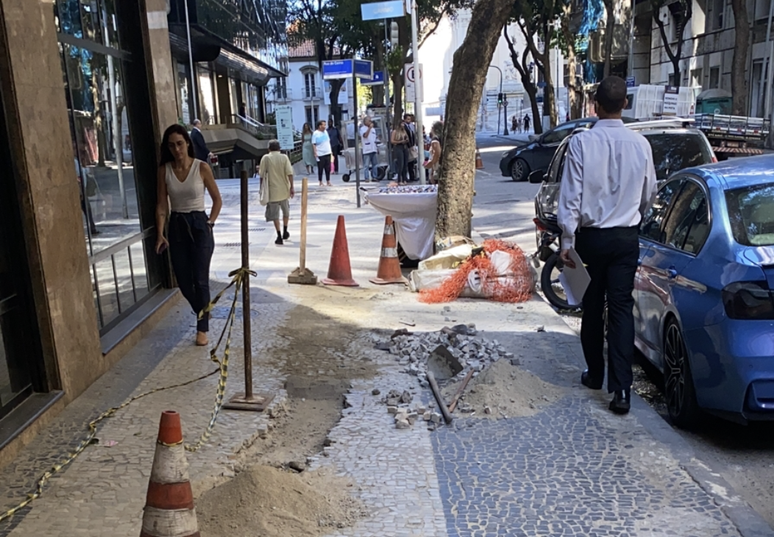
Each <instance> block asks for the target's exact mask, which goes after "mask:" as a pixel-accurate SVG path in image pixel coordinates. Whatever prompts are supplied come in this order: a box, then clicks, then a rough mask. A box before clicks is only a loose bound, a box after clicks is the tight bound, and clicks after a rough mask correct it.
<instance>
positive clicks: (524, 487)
mask: <svg viewBox="0 0 774 537" xmlns="http://www.w3.org/2000/svg"><path fill="white" fill-rule="evenodd" d="M588 407H589V403H588V400H587V399H585V398H582V397H578V396H575V397H566V398H564V399H563V400H562V401H560V402H559V403H557V404H555V405H553V406H552V407H550V408H548V409H546V410H544V411H543V412H541V413H540V414H538V415H536V416H532V417H529V418H508V419H503V420H497V421H489V420H476V419H474V418H469V419H466V420H461V421H458V422H457V426H456V427H454V428H448V427H446V428H441V429H439V430H438V431H437V432H436V433H435V434H434V435H433V436H432V440H433V447H434V450H435V454H436V465H437V469H438V478H439V481H440V484H441V496H442V497H443V500H444V508H445V512H446V517H447V520H448V529H449V536H450V537H452V536H453V537H484V536H487V537H488V536H499V535H503V536H505V535H508V536H513V537H517V536H518V537H522V536H523V537H527V536H535V535H567V536H570V535H572V536H578V537H581V536H583V537H592V536H593V537H633V536H638V535H652V536H657V535H658V536H660V535H665V536H666V535H670V536H685V537H710V536H721V535H739V534H738V533H737V531H736V529H735V528H734V527H733V525H732V524H731V523H730V522H729V521H728V519H727V518H726V517H725V515H724V514H723V513H722V512H721V510H720V509H719V508H718V507H717V506H716V505H714V504H713V503H712V501H711V500H710V498H709V497H708V496H707V494H706V493H705V492H704V491H703V490H702V489H701V488H700V487H699V486H698V485H697V484H696V483H694V482H693V481H692V480H691V479H690V477H689V476H688V475H687V474H686V473H685V472H684V471H682V470H681V469H680V468H679V466H675V465H672V466H671V468H669V469H667V471H666V472H665V473H664V474H663V475H661V476H659V477H660V479H659V480H656V479H654V478H653V476H652V475H648V473H649V471H648V468H647V466H648V465H651V464H654V463H655V464H658V461H654V460H652V459H654V458H655V457H653V456H652V454H651V455H649V454H647V453H646V454H644V456H639V455H640V454H638V452H637V451H638V450H637V448H635V444H628V443H626V442H621V441H620V440H621V436H620V435H619V432H620V431H619V430H616V429H614V428H610V427H608V426H606V425H605V424H604V423H602V422H600V420H599V419H597V418H595V417H594V415H593V414H592V413H591V412H590V411H589V408H588ZM625 421H626V422H628V423H629V424H630V425H632V426H634V425H635V424H634V423H632V422H633V421H634V420H633V419H626V420H625Z"/></svg>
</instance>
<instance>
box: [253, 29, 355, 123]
mask: <svg viewBox="0 0 774 537" xmlns="http://www.w3.org/2000/svg"><path fill="white" fill-rule="evenodd" d="M334 59H338V56H336V57H335V58H334ZM351 87H352V81H351V80H347V81H346V82H345V83H344V85H343V86H342V87H341V89H340V90H339V95H338V103H339V104H340V105H341V108H342V112H345V111H347V112H348V111H349V109H350V107H351V106H352V103H351V100H352V98H351V97H350V95H352V92H351ZM330 93H331V85H330V82H329V81H326V80H323V79H322V73H321V72H320V65H319V62H318V61H317V52H316V51H315V48H314V43H313V42H312V41H302V42H300V43H293V44H291V46H290V47H289V49H288V75H287V77H286V78H277V79H276V80H275V82H274V84H273V85H272V87H271V88H270V89H269V91H268V97H267V100H268V102H269V109H270V110H272V111H273V110H274V109H275V108H276V107H277V106H281V105H286V106H290V107H291V109H292V110H293V128H294V129H295V130H296V131H298V132H300V131H301V130H302V129H303V127H304V123H309V125H311V126H312V129H313V130H314V129H315V127H316V125H317V122H318V121H330V115H331V113H330V112H331V98H330ZM345 115H348V114H346V113H345V114H343V116H342V117H344V116H345Z"/></svg>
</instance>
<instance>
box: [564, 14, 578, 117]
mask: <svg viewBox="0 0 774 537" xmlns="http://www.w3.org/2000/svg"><path fill="white" fill-rule="evenodd" d="M571 9H572V4H571V3H570V2H567V3H566V4H565V5H564V7H563V8H562V11H563V13H562V19H561V21H562V34H563V36H564V41H565V43H567V50H565V51H564V54H565V57H566V58H567V95H568V97H569V99H570V110H569V112H570V118H571V119H578V118H580V117H583V116H582V112H583V110H582V106H583V105H582V102H581V98H580V95H579V93H580V92H579V90H578V87H577V83H576V73H577V71H578V63H577V59H576V57H575V35H574V34H573V33H572V31H571V30H570V15H571Z"/></svg>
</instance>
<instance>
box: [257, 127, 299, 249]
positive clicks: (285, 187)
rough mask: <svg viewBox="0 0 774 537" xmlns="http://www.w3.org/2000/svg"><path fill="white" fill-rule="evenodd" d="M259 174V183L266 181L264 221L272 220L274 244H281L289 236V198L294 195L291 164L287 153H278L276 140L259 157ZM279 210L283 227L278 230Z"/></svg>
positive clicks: (278, 146)
mask: <svg viewBox="0 0 774 537" xmlns="http://www.w3.org/2000/svg"><path fill="white" fill-rule="evenodd" d="M259 175H260V176H261V184H263V182H264V181H267V183H266V187H267V188H268V189H269V203H267V204H266V221H267V222H274V229H276V230H277V240H275V241H274V244H279V245H281V244H282V243H283V240H288V239H289V238H290V233H289V232H288V221H289V220H290V198H292V197H293V196H295V195H296V192H295V189H294V188H293V165H292V164H290V159H289V158H288V156H287V155H285V154H283V153H280V143H279V141H278V140H271V141H270V142H269V153H268V154H266V155H264V156H263V157H261V166H260V171H259ZM280 211H281V212H282V223H283V228H282V230H280V221H279V218H280Z"/></svg>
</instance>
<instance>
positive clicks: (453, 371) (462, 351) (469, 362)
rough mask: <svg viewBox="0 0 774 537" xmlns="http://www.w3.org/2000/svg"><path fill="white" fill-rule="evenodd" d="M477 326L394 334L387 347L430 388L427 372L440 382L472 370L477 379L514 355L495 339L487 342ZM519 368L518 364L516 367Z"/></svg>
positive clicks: (407, 369) (423, 384) (461, 325)
mask: <svg viewBox="0 0 774 537" xmlns="http://www.w3.org/2000/svg"><path fill="white" fill-rule="evenodd" d="M477 334H478V332H477V331H476V326H475V325H474V324H467V325H465V324H460V325H456V326H454V327H452V328H448V327H444V328H442V329H441V330H439V331H438V332H417V333H411V332H408V331H407V330H399V331H397V332H395V333H394V334H393V335H392V337H391V340H390V343H389V347H388V348H387V347H386V346H385V347H381V348H386V349H388V350H389V351H390V353H391V354H393V355H394V356H395V359H396V360H398V362H399V363H400V364H401V365H403V366H405V371H406V372H407V373H409V374H411V375H414V376H416V377H417V378H418V379H419V383H420V385H421V386H422V387H425V388H426V387H427V386H428V383H427V371H428V369H429V370H431V371H432V372H433V374H434V375H435V377H436V379H438V381H439V382H441V381H445V380H452V381H454V380H460V379H462V378H464V377H465V375H467V374H468V372H469V371H470V370H473V376H474V377H475V376H477V375H478V373H479V372H481V370H482V369H484V367H485V366H486V365H488V364H490V363H494V362H497V361H498V360H500V359H501V358H505V359H508V360H511V361H513V360H514V357H513V353H511V352H508V351H507V350H506V349H505V347H503V346H502V345H500V343H499V342H498V341H497V340H496V339H495V340H492V341H488V340H486V339H484V338H483V337H481V336H478V335H477ZM514 365H516V364H514Z"/></svg>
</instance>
